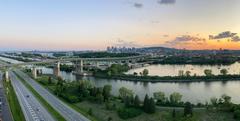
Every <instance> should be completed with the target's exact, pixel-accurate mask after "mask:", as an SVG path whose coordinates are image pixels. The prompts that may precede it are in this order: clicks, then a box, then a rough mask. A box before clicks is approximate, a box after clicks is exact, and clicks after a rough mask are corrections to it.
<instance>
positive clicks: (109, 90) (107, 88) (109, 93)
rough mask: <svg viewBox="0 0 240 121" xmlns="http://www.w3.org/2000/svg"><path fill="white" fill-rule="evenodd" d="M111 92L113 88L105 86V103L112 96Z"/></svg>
mask: <svg viewBox="0 0 240 121" xmlns="http://www.w3.org/2000/svg"><path fill="white" fill-rule="evenodd" d="M111 90H112V86H111V85H105V86H104V87H103V97H104V101H106V100H108V99H109V97H110V95H111Z"/></svg>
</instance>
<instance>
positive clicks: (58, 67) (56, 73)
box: [53, 62, 60, 77]
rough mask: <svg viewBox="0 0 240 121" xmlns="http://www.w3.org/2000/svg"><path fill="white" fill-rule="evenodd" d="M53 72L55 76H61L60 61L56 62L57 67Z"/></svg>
mask: <svg viewBox="0 0 240 121" xmlns="http://www.w3.org/2000/svg"><path fill="white" fill-rule="evenodd" d="M53 74H54V76H56V77H59V76H60V62H57V63H56V64H55V67H54V69H53Z"/></svg>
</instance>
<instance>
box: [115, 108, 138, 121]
mask: <svg viewBox="0 0 240 121" xmlns="http://www.w3.org/2000/svg"><path fill="white" fill-rule="evenodd" d="M141 113H142V111H141V110H140V109H136V108H121V109H119V110H118V116H119V117H120V118H121V119H125V120H126V119H129V118H134V117H136V116H138V115H140V114H141Z"/></svg>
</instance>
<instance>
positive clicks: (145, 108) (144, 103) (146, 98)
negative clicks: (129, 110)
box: [143, 95, 149, 113]
mask: <svg viewBox="0 0 240 121" xmlns="http://www.w3.org/2000/svg"><path fill="white" fill-rule="evenodd" d="M143 110H144V112H146V113H147V112H148V111H149V97H148V95H145V98H144V102H143Z"/></svg>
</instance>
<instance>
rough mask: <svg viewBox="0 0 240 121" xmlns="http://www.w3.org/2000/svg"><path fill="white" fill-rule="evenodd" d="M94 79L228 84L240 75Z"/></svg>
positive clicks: (105, 76) (129, 76)
mask: <svg viewBox="0 0 240 121" xmlns="http://www.w3.org/2000/svg"><path fill="white" fill-rule="evenodd" d="M92 77H95V78H101V79H118V80H125V81H132V82H151V83H157V82H165V83H188V82H219V81H222V82H227V81H240V75H226V76H223V75H218V76H211V77H206V76H196V77H179V76H175V77H158V76H145V77H143V76H141V77H140V76H132V75H121V76H107V75H93V76H92Z"/></svg>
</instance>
